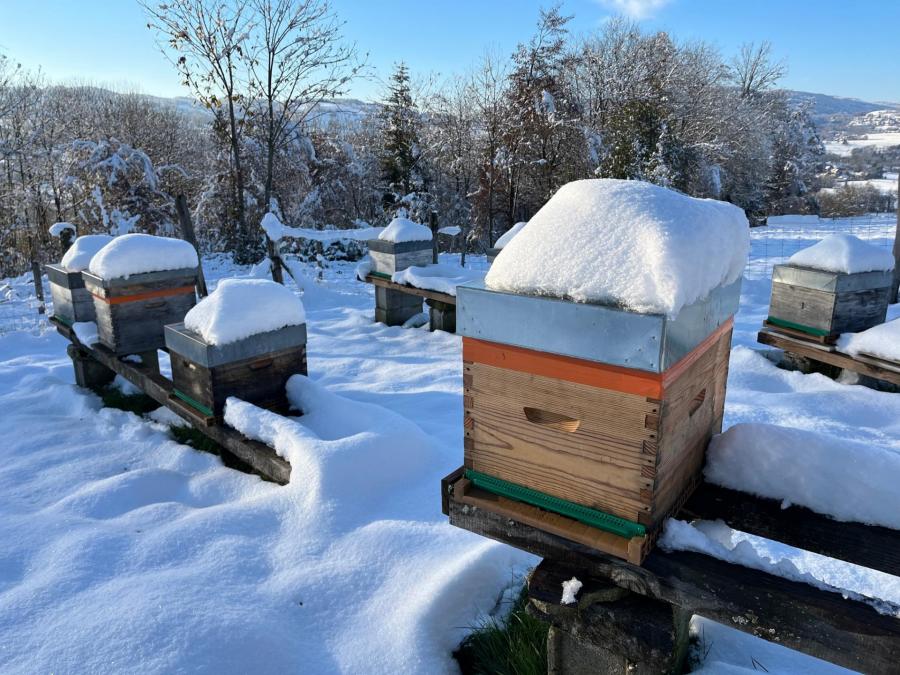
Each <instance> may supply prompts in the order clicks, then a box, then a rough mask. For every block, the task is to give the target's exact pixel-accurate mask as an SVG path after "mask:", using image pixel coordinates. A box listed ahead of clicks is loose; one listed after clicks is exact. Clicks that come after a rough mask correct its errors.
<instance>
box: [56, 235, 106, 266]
mask: <svg viewBox="0 0 900 675" xmlns="http://www.w3.org/2000/svg"><path fill="white" fill-rule="evenodd" d="M112 240H113V238H112V237H110V236H109V235H108V234H85V235H83V236H81V237H78V238H77V239H76V240H75V241H74V242H73V243H72V245H71V246H70V247H69V250H68V251H66V254H65V255H64V256H63V257H62V260H61V261H60V263H59V264H60V265H61V266H62V268H63V269H64V270H66V271H67V272H82V271H84V270H86V269H87V268H88V267H89V266H90V264H91V260H92V259H93V258H94V256H95V255H97V253H98V252H99V251H100V249H102V248H103V247H104V246H106V245H107V244H108V243H109V242H111V241H112Z"/></svg>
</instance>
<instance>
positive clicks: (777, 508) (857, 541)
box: [679, 483, 900, 576]
mask: <svg viewBox="0 0 900 675" xmlns="http://www.w3.org/2000/svg"><path fill="white" fill-rule="evenodd" d="M679 518H681V519H682V520H691V519H694V518H702V519H705V520H716V519H719V520H723V521H724V522H725V523H727V524H728V526H729V527H732V528H734V529H736V530H741V531H742V532H747V533H749V534H755V535H757V536H760V537H765V538H766V539H773V540H775V541H780V542H782V543H785V544H788V545H789V546H794V547H796V548H800V549H803V550H804V551H811V552H813V553H819V554H820V555H824V556H827V557H829V558H835V559H837V560H844V561H846V562H849V563H853V564H855V565H862V566H863V567H868V568H870V569H873V570H878V571H880V572H885V573H887V574H892V575H894V576H900V532H898V531H897V530H891V529H888V528H886V527H878V526H875V525H863V524H861V523H845V522H839V521H836V520H834V519H833V518H829V517H828V516H824V515H822V514H820V513H816V512H815V511H810V510H809V509H807V508H804V507H802V506H796V505H792V506H789V507H788V508H782V502H781V501H779V500H776V499H763V498H760V497H754V496H753V495H748V494H746V493H744V492H738V491H737V490H729V489H727V488H722V487H717V486H715V485H710V484H709V483H703V484H702V485H701V486H700V487H699V488H697V490H696V491H695V492H694V494H693V496H692V497H691V498H690V499H689V500H688V501H687V503H686V504H685V505H684V507H683V508H682V510H681V513H680V514H679Z"/></svg>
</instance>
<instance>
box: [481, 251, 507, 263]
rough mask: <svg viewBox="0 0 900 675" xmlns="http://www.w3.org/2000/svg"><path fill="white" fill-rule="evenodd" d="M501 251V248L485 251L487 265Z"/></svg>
mask: <svg viewBox="0 0 900 675" xmlns="http://www.w3.org/2000/svg"><path fill="white" fill-rule="evenodd" d="M502 250H503V249H502V248H489V249H488V250H487V251H485V254H486V255H487V261H488V265H490V264H492V263H493V262H494V258H496V257H497V256H498V255H500V251H502Z"/></svg>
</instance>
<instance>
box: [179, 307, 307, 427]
mask: <svg viewBox="0 0 900 675" xmlns="http://www.w3.org/2000/svg"><path fill="white" fill-rule="evenodd" d="M165 332H166V348H167V349H168V350H169V355H170V356H171V359H172V383H173V385H174V394H175V396H176V397H178V398H180V399H181V400H183V401H184V402H186V403H187V404H188V405H190V406H191V407H193V408H194V409H196V410H197V411H198V412H200V413H202V414H204V415H207V416H220V415H221V414H222V411H223V410H224V407H225V401H226V399H227V398H228V397H229V396H235V397H237V398H240V399H242V400H244V401H248V402H250V403H253V404H255V405H258V406H260V407H263V408H270V409H273V410H277V411H280V412H284V411H287V409H288V407H289V406H288V400H287V396H286V393H285V385H286V384H287V381H288V379H289V378H290V377H291V376H292V375H296V374H302V375H306V325H305V324H303V325H299V326H285V327H284V328H280V329H278V330H273V331H267V332H264V333H258V334H256V335H252V336H250V337H248V338H245V339H243V340H238V341H236V342H231V343H228V344H224V345H211V344H208V343H207V342H206V341H205V340H204V339H203V337H202V336H200V335H199V334H197V333H195V332H193V331H191V330H188V329H187V328H185V326H184V324H183V323H178V324H174V325H170V326H166V329H165Z"/></svg>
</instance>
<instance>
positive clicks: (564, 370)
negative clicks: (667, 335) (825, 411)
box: [463, 318, 733, 399]
mask: <svg viewBox="0 0 900 675" xmlns="http://www.w3.org/2000/svg"><path fill="white" fill-rule="evenodd" d="M732 323H733V320H732V319H731V318H729V319H728V321H726V322H725V323H723V324H722V325H721V326H719V327H718V328H717V329H716V330H715V331H713V332H712V333H710V335H709V336H707V338H706V339H705V340H703V342H701V343H700V344H699V345H697V347H695V348H694V349H693V350H692V351H691V352H690V353H689V354H687V355H686V356H684V357H683V358H682V359H681V360H679V361H678V362H677V363H675V364H674V365H673V366H672V367H671V368H669V369H668V370H666V371H665V372H663V373H650V372H647V371H643V370H636V369H634V368H623V367H622V366H613V365H610V364H607V363H599V362H596V361H588V360H585V359H576V358H574V357H572V356H561V355H559V354H550V353H547V352H538V351H535V350H533V349H525V348H524V347H513V346H512V345H504V344H499V343H496V342H488V341H486V340H478V339H476V338H470V337H463V360H464V361H472V362H475V363H483V364H485V365H488V366H495V367H497V368H507V369H509V370H515V371H518V372H520V373H528V374H530V375H540V376H542V377H552V378H556V379H558V380H566V381H567V382H575V383H576V384H586V385H588V386H591V387H599V388H601V389H609V390H612V391H620V392H623V393H626V394H635V395H637V396H646V397H648V398H658V399H661V398H662V397H663V394H664V393H665V390H666V387H668V386H669V385H670V384H671V383H672V382H673V381H674V380H675V379H676V378H677V377H678V376H679V375H681V374H682V373H683V372H684V371H685V370H687V369H688V368H689V367H690V366H691V365H692V364H693V363H694V362H696V361H697V359H699V358H700V357H701V356H702V355H703V354H704V353H705V352H706V351H707V350H708V349H709V348H710V347H712V346H713V345H714V344H715V343H716V342H717V341H718V340H719V338H720V337H721V336H722V335H723V334H724V333H726V332H727V331H729V330H731V327H732Z"/></svg>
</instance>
